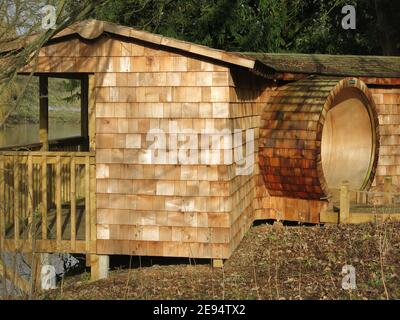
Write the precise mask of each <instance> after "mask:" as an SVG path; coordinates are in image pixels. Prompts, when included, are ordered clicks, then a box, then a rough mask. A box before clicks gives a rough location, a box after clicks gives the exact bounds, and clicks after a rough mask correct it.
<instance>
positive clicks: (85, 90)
mask: <svg viewBox="0 0 400 320" xmlns="http://www.w3.org/2000/svg"><path fill="white" fill-rule="evenodd" d="M88 109H89V78H88V77H85V78H83V79H82V80H81V136H82V137H83V138H84V139H85V146H87V145H88V140H89V113H88Z"/></svg>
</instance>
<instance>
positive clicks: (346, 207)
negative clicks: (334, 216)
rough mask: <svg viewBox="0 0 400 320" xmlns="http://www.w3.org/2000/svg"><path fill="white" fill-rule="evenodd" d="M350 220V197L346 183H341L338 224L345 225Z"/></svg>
mask: <svg viewBox="0 0 400 320" xmlns="http://www.w3.org/2000/svg"><path fill="white" fill-rule="evenodd" d="M349 218H350V197H349V185H348V182H347V181H343V183H342V186H341V187H340V216H339V219H340V223H346V222H347V221H348V220H349Z"/></svg>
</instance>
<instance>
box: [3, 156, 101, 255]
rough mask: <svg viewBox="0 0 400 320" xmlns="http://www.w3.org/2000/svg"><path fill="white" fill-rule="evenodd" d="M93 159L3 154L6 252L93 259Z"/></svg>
mask: <svg viewBox="0 0 400 320" xmlns="http://www.w3.org/2000/svg"><path fill="white" fill-rule="evenodd" d="M95 188H96V180H95V159H94V153H90V152H10V151H5V152H0V210H1V216H0V238H1V241H2V242H1V244H2V247H4V249H5V250H10V251H23V252H43V253H44V252H69V253H93V252H95V249H96V234H95V230H96V229H95V225H96V199H95V192H96V190H95Z"/></svg>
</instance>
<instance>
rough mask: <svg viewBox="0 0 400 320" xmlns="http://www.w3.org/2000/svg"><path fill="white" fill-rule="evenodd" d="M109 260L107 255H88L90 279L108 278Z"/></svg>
mask: <svg viewBox="0 0 400 320" xmlns="http://www.w3.org/2000/svg"><path fill="white" fill-rule="evenodd" d="M109 260H110V259H109V256H107V255H97V254H91V255H90V265H91V280H92V281H96V280H100V279H106V278H108V268H109Z"/></svg>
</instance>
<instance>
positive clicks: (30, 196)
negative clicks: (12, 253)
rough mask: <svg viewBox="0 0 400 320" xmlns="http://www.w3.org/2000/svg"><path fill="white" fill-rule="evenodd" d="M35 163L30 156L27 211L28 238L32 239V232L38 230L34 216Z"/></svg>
mask: <svg viewBox="0 0 400 320" xmlns="http://www.w3.org/2000/svg"><path fill="white" fill-rule="evenodd" d="M33 195H34V191H33V163H32V156H28V195H27V196H28V199H27V213H28V222H29V228H30V232H29V234H28V239H32V234H33V233H34V232H35V231H36V225H35V221H34V218H33V214H34V213H33Z"/></svg>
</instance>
